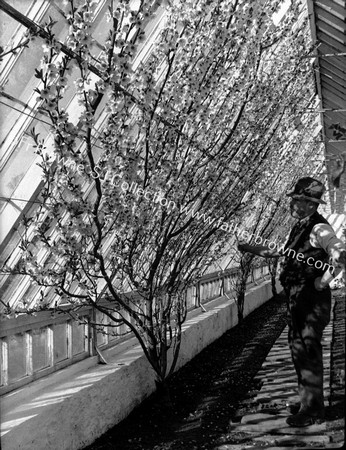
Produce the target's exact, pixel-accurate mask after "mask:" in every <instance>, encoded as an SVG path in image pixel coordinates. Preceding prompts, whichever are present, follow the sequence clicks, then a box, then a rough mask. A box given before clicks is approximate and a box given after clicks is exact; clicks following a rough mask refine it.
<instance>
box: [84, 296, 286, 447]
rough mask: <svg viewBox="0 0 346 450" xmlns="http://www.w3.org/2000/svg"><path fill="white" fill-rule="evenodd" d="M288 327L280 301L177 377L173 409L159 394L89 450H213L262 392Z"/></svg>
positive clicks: (174, 378)
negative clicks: (269, 360) (271, 356)
mask: <svg viewBox="0 0 346 450" xmlns="http://www.w3.org/2000/svg"><path fill="white" fill-rule="evenodd" d="M285 325H286V300H285V297H284V296H283V295H279V296H278V297H277V298H276V299H271V300H269V301H268V302H266V303H265V304H264V305H262V306H261V307H260V308H258V309H257V310H255V311H253V312H252V313H251V314H250V315H248V316H247V317H246V318H245V319H244V321H243V322H242V323H241V324H239V325H237V326H236V327H234V328H232V329H231V330H229V331H228V332H226V333H225V334H224V335H223V336H222V337H221V338H220V339H218V340H217V341H215V342H213V343H212V344H211V345H209V346H208V347H207V348H205V349H204V350H203V351H202V352H201V353H199V354H198V355H197V356H196V357H195V358H194V359H193V360H192V361H190V362H189V363H188V364H186V365H185V366H184V367H183V368H182V369H180V370H179V371H178V372H176V373H175V374H174V375H173V376H172V377H171V379H170V380H169V381H168V385H169V389H170V396H171V401H172V408H167V405H165V404H164V403H163V402H162V401H161V399H160V396H159V395H157V394H156V395H155V394H154V395H152V396H150V397H149V398H148V399H146V400H145V401H144V402H143V403H142V404H141V405H140V406H139V407H138V408H136V409H135V410H134V411H133V412H132V413H131V414H130V415H129V417H127V418H126V419H125V420H124V421H122V422H121V423H120V424H118V425H116V426H115V427H113V428H112V429H111V430H109V431H108V432H107V433H105V434H104V435H103V436H102V437H101V438H99V439H97V440H96V441H95V442H94V443H93V444H92V445H91V446H89V447H87V448H86V449H85V450H111V449H112V450H130V449H131V450H139V449H141V450H154V449H155V450H167V449H169V450H187V449H189V450H193V449H203V448H205V449H208V448H212V447H213V445H212V444H213V443H215V442H216V441H218V439H219V438H221V437H222V435H223V434H225V433H227V432H228V427H229V423H230V420H231V419H233V420H234V419H235V420H236V417H235V415H236V414H237V411H238V406H239V402H240V401H242V400H244V399H245V398H246V396H248V397H251V396H252V395H251V394H252V393H253V391H257V390H258V389H259V387H260V386H258V385H256V382H255V381H253V378H254V376H255V375H256V373H257V372H258V370H259V369H260V368H261V365H262V363H263V361H264V360H265V358H266V356H267V354H268V352H269V350H270V348H271V347H272V345H273V344H274V342H275V340H276V339H277V338H278V336H279V335H280V334H281V332H282V330H283V328H284V327H285ZM239 438H240V441H241V436H240V437H239Z"/></svg>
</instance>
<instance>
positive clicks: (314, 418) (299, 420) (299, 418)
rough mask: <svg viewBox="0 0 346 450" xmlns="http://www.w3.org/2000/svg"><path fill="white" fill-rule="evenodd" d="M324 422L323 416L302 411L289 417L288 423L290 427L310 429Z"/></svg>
mask: <svg viewBox="0 0 346 450" xmlns="http://www.w3.org/2000/svg"><path fill="white" fill-rule="evenodd" d="M323 421H324V419H323V417H322V416H318V415H310V414H307V413H306V412H303V411H300V412H298V413H297V414H294V415H293V416H290V417H287V419H286V423H287V424H288V425H289V426H290V427H299V428H300V427H308V426H309V425H313V424H314V423H322V422H323Z"/></svg>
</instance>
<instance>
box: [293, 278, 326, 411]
mask: <svg viewBox="0 0 346 450" xmlns="http://www.w3.org/2000/svg"><path fill="white" fill-rule="evenodd" d="M285 291H286V294H287V298H288V325H289V333H288V342H289V346H290V349H291V355H292V360H293V364H294V367H295V370H296V373H297V376H298V388H299V396H300V403H301V407H300V410H301V411H305V412H306V413H308V414H311V415H316V416H323V415H324V403H323V360H322V343H321V341H322V334H323V330H324V328H325V327H326V326H327V325H328V323H329V320H330V309H331V292H330V289H329V288H327V289H325V290H323V291H317V290H316V289H315V288H314V286H313V283H312V282H311V283H307V284H305V285H300V286H291V287H289V288H288V289H285Z"/></svg>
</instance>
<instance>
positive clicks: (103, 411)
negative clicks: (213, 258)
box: [1, 281, 280, 450]
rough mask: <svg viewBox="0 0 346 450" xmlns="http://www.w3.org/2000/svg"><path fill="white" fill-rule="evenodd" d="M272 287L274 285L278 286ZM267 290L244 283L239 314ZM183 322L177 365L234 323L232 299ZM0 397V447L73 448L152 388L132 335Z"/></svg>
mask: <svg viewBox="0 0 346 450" xmlns="http://www.w3.org/2000/svg"><path fill="white" fill-rule="evenodd" d="M278 289H280V288H279V287H278ZM271 296H272V293H271V286H270V282H269V281H266V282H264V283H262V284H261V285H260V286H255V287H253V288H251V289H249V291H248V293H247V295H246V302H245V311H244V312H245V315H247V314H249V313H250V312H251V311H253V310H254V309H256V308H257V307H259V306H260V305H261V304H263V303H264V302H265V301H267V300H268V299H269V298H270V297H271ZM206 309H207V312H202V311H201V310H200V309H198V310H195V311H192V312H191V313H190V314H189V316H188V320H187V321H186V323H185V324H184V331H183V340H182V348H181V353H180V358H179V361H178V367H181V366H183V365H184V364H185V363H186V362H188V361H189V360H190V359H192V358H193V357H194V356H195V355H197V354H198V353H199V352H200V351H201V350H202V349H203V348H205V347H206V346H207V345H209V344H210V343H211V342H213V341H214V340H215V339H217V338H219V337H220V336H222V334H224V333H225V332H226V331H227V330H229V329H230V328H232V327H233V326H234V325H236V324H237V321H238V320H237V308H236V305H235V303H234V301H233V300H229V299H228V298H225V297H223V298H219V299H217V300H214V301H212V302H210V303H208V304H207V305H206ZM105 357H106V360H107V362H108V363H109V364H107V365H100V364H97V360H96V358H88V359H87V360H84V361H82V362H80V363H77V364H75V365H73V366H70V367H67V368H65V369H62V370H61V371H59V372H57V373H54V374H52V375H49V376H47V377H45V378H42V379H40V380H37V381H34V382H33V383H31V384H29V385H27V386H25V387H24V388H22V389H18V390H17V391H14V392H11V393H10V394H7V395H5V396H4V397H3V398H2V399H1V403H2V408H1V429H2V437H1V445H2V449H3V450H24V449H25V450H76V449H82V448H84V447H85V446H86V445H89V444H91V443H92V442H93V441H94V440H95V439H96V438H97V437H99V436H101V435H102V434H103V433H104V432H105V431H107V430H108V429H109V428H111V427H112V426H114V425H116V424H117V423H119V422H120V421H121V420H123V419H124V418H125V417H126V416H127V415H128V414H129V413H130V412H131V411H132V410H133V409H134V408H135V407H136V406H137V405H139V404H140V403H141V402H142V401H143V400H144V399H145V398H146V397H147V396H148V395H149V394H151V393H152V392H153V391H154V389H155V383H154V373H153V371H152V369H151V367H150V366H149V364H148V362H147V361H146V359H145V357H144V355H143V352H142V350H141V349H140V347H139V346H138V344H137V343H136V341H135V340H134V339H131V340H129V341H127V342H125V343H123V344H121V345H119V346H117V347H116V348H114V349H109V350H108V351H106V352H105Z"/></svg>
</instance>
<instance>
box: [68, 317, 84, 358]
mask: <svg viewBox="0 0 346 450" xmlns="http://www.w3.org/2000/svg"><path fill="white" fill-rule="evenodd" d="M85 331H86V329H85V324H84V323H83V324H80V323H78V322H72V354H73V355H78V353H82V352H84V351H85V348H86V340H87V336H86V332H85Z"/></svg>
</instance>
